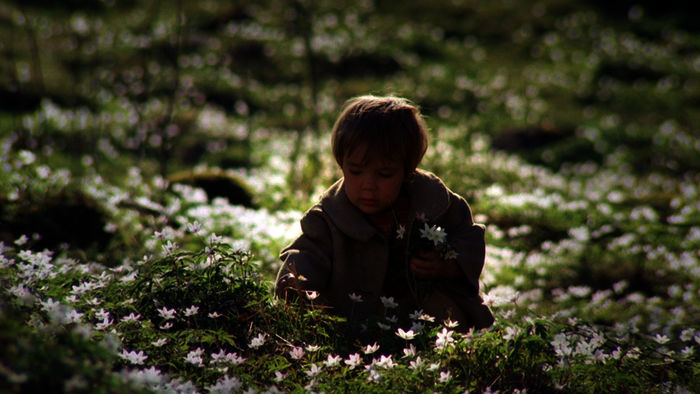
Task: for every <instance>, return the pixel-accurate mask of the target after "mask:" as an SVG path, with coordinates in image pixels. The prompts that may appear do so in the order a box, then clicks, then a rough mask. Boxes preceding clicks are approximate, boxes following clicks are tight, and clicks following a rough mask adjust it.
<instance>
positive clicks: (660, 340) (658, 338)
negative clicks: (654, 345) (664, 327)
mask: <svg viewBox="0 0 700 394" xmlns="http://www.w3.org/2000/svg"><path fill="white" fill-rule="evenodd" d="M654 340H655V341H656V342H658V343H659V344H660V345H663V344H665V343H667V342H668V341H670V338H669V337H667V336H666V335H661V334H656V335H654Z"/></svg>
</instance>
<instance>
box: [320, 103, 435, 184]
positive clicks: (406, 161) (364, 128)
mask: <svg viewBox="0 0 700 394" xmlns="http://www.w3.org/2000/svg"><path fill="white" fill-rule="evenodd" d="M332 145H333V156H335V160H336V162H337V163H338V165H339V166H341V167H342V166H343V160H345V158H346V157H348V156H349V155H350V154H352V152H353V151H354V150H355V149H357V148H359V147H366V149H367V150H366V151H365V157H364V160H371V159H376V158H389V159H392V160H399V161H401V162H403V165H404V171H405V173H406V174H407V175H408V174H410V173H412V172H413V171H415V169H416V168H417V167H418V164H419V163H420V161H421V160H422V159H423V155H424V154H425V151H426V149H427V147H428V137H427V132H426V126H425V122H424V121H423V119H422V117H421V115H420V111H419V110H418V107H417V106H415V105H414V104H413V103H411V102H410V101H409V100H407V99H405V98H401V97H395V96H385V97H378V96H359V97H354V98H352V99H350V100H348V101H347V102H346V103H345V108H344V110H343V112H342V113H341V114H340V116H339V117H338V120H337V121H336V122H335V125H334V126H333V135H332Z"/></svg>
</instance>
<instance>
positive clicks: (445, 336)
mask: <svg viewBox="0 0 700 394" xmlns="http://www.w3.org/2000/svg"><path fill="white" fill-rule="evenodd" d="M453 333H454V331H451V330H448V329H447V328H445V327H443V328H442V331H440V332H438V333H437V339H436V340H435V347H437V348H438V349H442V348H444V347H445V346H448V345H450V344H452V343H453V342H454V338H452V334H453Z"/></svg>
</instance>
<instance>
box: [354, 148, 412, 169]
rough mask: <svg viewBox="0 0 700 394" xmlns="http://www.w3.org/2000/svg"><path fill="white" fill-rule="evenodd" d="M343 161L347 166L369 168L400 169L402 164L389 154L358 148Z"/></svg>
mask: <svg viewBox="0 0 700 394" xmlns="http://www.w3.org/2000/svg"><path fill="white" fill-rule="evenodd" d="M345 161H346V162H347V163H348V164H349V165H355V166H371V167H401V165H402V163H401V160H400V159H399V158H398V157H395V155H391V154H388V153H387V154H383V153H382V152H379V151H378V150H376V149H368V148H367V147H358V148H356V149H353V150H352V151H350V152H348V154H347V155H346V157H345Z"/></svg>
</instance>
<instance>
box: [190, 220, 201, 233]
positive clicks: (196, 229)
mask: <svg viewBox="0 0 700 394" xmlns="http://www.w3.org/2000/svg"><path fill="white" fill-rule="evenodd" d="M187 231H189V232H191V233H192V234H199V233H200V232H201V231H202V225H201V224H199V222H198V221H196V220H195V221H194V222H193V223H187Z"/></svg>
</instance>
